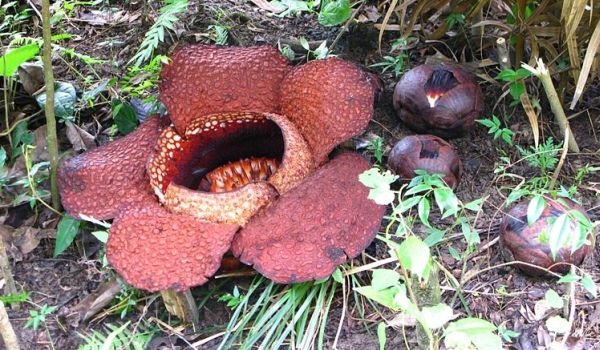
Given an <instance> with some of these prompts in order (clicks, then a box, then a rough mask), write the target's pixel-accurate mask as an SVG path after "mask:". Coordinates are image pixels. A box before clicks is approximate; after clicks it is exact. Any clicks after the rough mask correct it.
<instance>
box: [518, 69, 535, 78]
mask: <svg viewBox="0 0 600 350" xmlns="http://www.w3.org/2000/svg"><path fill="white" fill-rule="evenodd" d="M515 75H516V77H517V79H525V78H529V77H530V76H531V72H530V71H528V70H527V69H525V68H519V69H517V71H516V72H515Z"/></svg>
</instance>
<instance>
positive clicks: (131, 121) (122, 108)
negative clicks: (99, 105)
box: [112, 100, 138, 135]
mask: <svg viewBox="0 0 600 350" xmlns="http://www.w3.org/2000/svg"><path fill="white" fill-rule="evenodd" d="M112 115H113V119H114V121H115V123H116V124H117V129H119V132H120V133H121V134H123V135H127V134H129V133H130V132H132V131H133V130H135V128H136V127H137V125H138V119H137V117H136V116H135V111H134V110H133V107H131V106H130V105H129V103H126V102H123V101H121V100H114V101H113V102H112Z"/></svg>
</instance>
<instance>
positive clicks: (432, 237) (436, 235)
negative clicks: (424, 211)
mask: <svg viewBox="0 0 600 350" xmlns="http://www.w3.org/2000/svg"><path fill="white" fill-rule="evenodd" d="M427 231H428V232H429V235H428V236H427V237H425V240H423V242H425V244H427V246H428V247H433V246H434V245H436V244H437V243H439V242H440V241H441V240H442V238H444V235H445V234H446V231H444V230H439V229H436V228H434V227H432V228H430V229H429V230H427Z"/></svg>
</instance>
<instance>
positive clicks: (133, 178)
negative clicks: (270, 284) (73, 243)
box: [59, 45, 384, 291]
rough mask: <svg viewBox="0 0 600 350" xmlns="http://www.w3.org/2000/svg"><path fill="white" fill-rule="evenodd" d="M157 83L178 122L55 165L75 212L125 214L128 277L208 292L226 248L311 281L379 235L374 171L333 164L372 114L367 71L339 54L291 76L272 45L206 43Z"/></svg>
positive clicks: (120, 257) (346, 162)
mask: <svg viewBox="0 0 600 350" xmlns="http://www.w3.org/2000/svg"><path fill="white" fill-rule="evenodd" d="M161 77H162V83H161V87H160V98H161V100H162V102H163V103H164V104H165V105H166V107H167V110H168V112H169V116H168V118H169V120H167V119H166V118H159V117H151V118H150V119H149V120H148V121H146V122H144V123H143V124H142V125H141V126H140V127H139V128H138V129H137V130H135V131H134V132H132V133H131V134H129V135H127V136H125V137H123V138H121V139H120V140H117V141H115V142H112V143H110V144H108V145H106V146H103V147H100V148H98V149H96V150H94V151H91V152H88V153H84V154H82V155H79V156H77V157H74V158H71V159H69V160H68V161H66V162H65V163H64V164H63V165H62V166H61V167H60V169H59V186H60V190H61V195H62V198H63V204H64V206H65V208H66V210H67V211H68V212H69V213H70V214H71V215H75V216H77V215H79V214H86V215H88V216H93V217H96V218H99V219H110V218H115V220H114V223H113V226H112V227H111V230H110V237H109V241H108V244H107V257H108V259H109V261H110V263H111V264H112V265H113V266H114V268H115V269H116V270H117V271H118V272H119V273H120V274H121V275H122V276H123V277H124V279H125V280H126V281H127V282H129V283H131V284H133V285H134V286H136V287H138V288H143V289H147V290H151V291H156V290H162V289H168V288H175V289H184V288H189V287H191V286H195V285H199V284H202V283H204V282H206V280H207V279H208V278H209V277H210V276H212V274H214V273H215V271H216V270H217V269H218V268H219V266H220V263H221V259H222V257H223V254H225V253H226V252H227V251H228V250H229V249H230V248H231V250H232V252H233V254H234V255H235V256H236V257H239V259H240V260H241V261H242V262H243V263H246V264H249V265H253V266H254V267H255V268H256V269H257V271H259V272H261V273H262V274H264V275H265V276H267V277H269V278H271V279H273V280H275V281H277V282H285V283H292V282H301V281H307V280H311V279H315V278H321V277H324V276H327V275H329V274H331V273H332V272H333V270H334V268H335V266H337V265H339V264H341V263H343V262H344V261H346V260H347V259H348V258H353V257H355V256H356V255H358V254H359V253H360V252H361V251H362V250H363V249H364V248H365V247H366V246H367V245H368V244H369V243H370V242H371V241H372V240H373V238H374V237H375V234H376V233H377V230H378V228H379V224H380V221H381V218H382V216H383V212H384V208H383V207H382V206H379V205H377V204H375V203H374V202H372V201H370V200H368V199H367V196H368V189H367V188H366V187H364V186H362V185H361V184H360V182H359V181H358V174H359V173H361V172H362V171H364V170H366V169H368V167H369V163H368V162H367V161H366V160H364V159H363V158H362V157H360V156H358V155H356V154H348V153H344V154H341V155H338V156H336V157H334V158H333V159H331V160H330V159H329V154H330V153H331V151H332V150H333V149H334V148H335V147H336V146H337V145H338V144H339V143H341V142H343V141H345V140H347V139H348V138H350V137H352V136H354V135H356V134H358V133H360V132H361V131H362V130H363V129H364V128H365V127H366V125H367V123H368V122H369V120H370V119H371V117H372V113H373V99H374V95H375V91H374V88H373V85H372V83H371V80H372V79H370V78H372V77H370V76H369V74H367V73H365V72H364V71H362V70H361V69H360V68H358V67H356V66H355V65H353V64H351V63H349V62H346V61H343V60H340V59H337V58H330V59H326V60H321V61H313V62H310V63H307V64H304V65H302V66H299V67H294V68H292V67H289V66H288V64H287V62H286V60H285V59H284V58H283V57H282V56H281V55H280V54H279V52H278V51H277V50H276V49H274V48H271V47H253V48H232V47H212V46H202V45H200V46H192V47H188V48H184V49H181V50H179V51H177V53H175V54H174V55H173V59H172V63H170V64H169V65H167V66H165V67H164V68H163V72H162V74H161ZM169 122H172V125H168V123H169ZM166 124H167V125H166Z"/></svg>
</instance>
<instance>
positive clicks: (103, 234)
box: [92, 231, 108, 244]
mask: <svg viewBox="0 0 600 350" xmlns="http://www.w3.org/2000/svg"><path fill="white" fill-rule="evenodd" d="M92 235H94V237H96V239H97V240H99V241H100V242H102V243H104V244H106V242H108V232H107V231H94V232H92Z"/></svg>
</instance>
